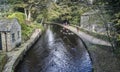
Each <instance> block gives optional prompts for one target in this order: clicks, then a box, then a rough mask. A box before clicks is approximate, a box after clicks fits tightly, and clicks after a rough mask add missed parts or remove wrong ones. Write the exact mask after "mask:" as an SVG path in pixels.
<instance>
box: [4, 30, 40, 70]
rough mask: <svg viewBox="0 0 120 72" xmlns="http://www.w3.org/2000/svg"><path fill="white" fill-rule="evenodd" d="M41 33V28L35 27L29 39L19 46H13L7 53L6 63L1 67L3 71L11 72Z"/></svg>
mask: <svg viewBox="0 0 120 72" xmlns="http://www.w3.org/2000/svg"><path fill="white" fill-rule="evenodd" d="M40 35H41V30H40V29H36V30H35V32H34V33H33V34H32V36H31V37H30V39H29V40H28V41H26V43H24V44H22V45H21V46H20V47H19V48H15V49H14V50H12V51H10V52H8V53H7V57H8V59H7V63H6V65H5V67H4V69H3V72H13V70H14V69H15V67H16V65H17V64H18V63H19V61H20V60H22V59H23V56H24V55H25V54H26V52H27V51H28V50H29V49H30V48H31V46H32V45H33V44H34V43H35V42H36V41H37V39H38V38H39V37H40Z"/></svg>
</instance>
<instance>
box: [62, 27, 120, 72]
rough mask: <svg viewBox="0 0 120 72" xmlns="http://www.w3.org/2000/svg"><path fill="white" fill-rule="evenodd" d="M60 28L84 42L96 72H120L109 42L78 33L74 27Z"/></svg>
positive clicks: (119, 65) (119, 66)
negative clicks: (70, 32)
mask: <svg viewBox="0 0 120 72" xmlns="http://www.w3.org/2000/svg"><path fill="white" fill-rule="evenodd" d="M60 26H62V27H64V28H66V29H68V30H70V31H72V32H73V33H75V34H76V35H78V36H79V37H80V38H81V39H82V40H83V41H84V43H85V45H86V47H87V50H88V52H89V55H90V57H91V60H92V63H93V70H94V72H120V64H119V60H118V58H117V57H116V56H115V55H114V54H113V52H112V47H111V44H110V43H109V42H107V41H104V40H101V39H98V38H96V37H94V36H91V35H89V34H86V33H84V32H82V31H78V30H77V29H76V28H75V27H72V26H63V25H60Z"/></svg>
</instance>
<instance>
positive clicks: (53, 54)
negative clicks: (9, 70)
mask: <svg viewBox="0 0 120 72" xmlns="http://www.w3.org/2000/svg"><path fill="white" fill-rule="evenodd" d="M15 72H92V63H91V60H90V57H89V54H88V52H87V50H86V48H85V46H84V44H83V42H82V41H81V39H80V38H79V37H77V36H76V35H75V34H73V33H72V32H70V31H68V30H67V31H66V32H65V31H64V29H63V28H55V27H52V28H51V27H49V28H47V29H46V31H45V32H44V33H43V35H42V36H41V37H40V38H39V40H38V41H37V42H36V43H35V44H34V46H32V47H31V49H30V50H29V51H28V52H27V53H26V55H25V56H24V58H23V60H22V61H21V62H20V63H19V64H18V66H17V67H16V68H15Z"/></svg>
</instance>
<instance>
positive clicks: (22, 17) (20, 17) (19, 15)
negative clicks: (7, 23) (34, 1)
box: [8, 12, 25, 24]
mask: <svg viewBox="0 0 120 72" xmlns="http://www.w3.org/2000/svg"><path fill="white" fill-rule="evenodd" d="M8 18H17V19H18V21H19V22H20V24H25V15H24V14H23V13H21V12H15V13H12V14H10V15H8Z"/></svg>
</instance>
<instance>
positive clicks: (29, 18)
mask: <svg viewBox="0 0 120 72" xmlns="http://www.w3.org/2000/svg"><path fill="white" fill-rule="evenodd" d="M27 20H28V21H31V10H29V11H28V19H27Z"/></svg>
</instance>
